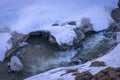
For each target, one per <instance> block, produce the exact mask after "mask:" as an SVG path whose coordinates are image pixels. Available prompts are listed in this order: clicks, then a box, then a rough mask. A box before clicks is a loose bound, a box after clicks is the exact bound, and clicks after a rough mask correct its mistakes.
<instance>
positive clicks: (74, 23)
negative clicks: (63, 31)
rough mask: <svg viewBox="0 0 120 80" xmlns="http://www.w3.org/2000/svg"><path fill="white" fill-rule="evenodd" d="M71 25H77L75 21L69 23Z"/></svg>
mask: <svg viewBox="0 0 120 80" xmlns="http://www.w3.org/2000/svg"><path fill="white" fill-rule="evenodd" d="M68 24H69V25H76V22H75V21H71V22H68Z"/></svg>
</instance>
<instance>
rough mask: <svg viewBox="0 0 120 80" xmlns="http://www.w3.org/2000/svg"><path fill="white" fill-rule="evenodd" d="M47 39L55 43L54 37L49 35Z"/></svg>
mask: <svg viewBox="0 0 120 80" xmlns="http://www.w3.org/2000/svg"><path fill="white" fill-rule="evenodd" d="M48 41H49V42H51V43H57V42H56V39H55V37H53V36H52V35H49V39H48Z"/></svg>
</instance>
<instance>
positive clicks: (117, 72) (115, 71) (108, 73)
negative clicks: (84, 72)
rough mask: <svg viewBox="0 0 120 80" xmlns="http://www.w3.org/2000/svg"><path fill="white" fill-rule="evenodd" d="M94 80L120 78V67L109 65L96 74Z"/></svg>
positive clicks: (117, 79)
mask: <svg viewBox="0 0 120 80" xmlns="http://www.w3.org/2000/svg"><path fill="white" fill-rule="evenodd" d="M93 80H120V68H111V67H108V68H106V69H104V70H102V71H100V72H99V73H97V74H96V75H94V77H93Z"/></svg>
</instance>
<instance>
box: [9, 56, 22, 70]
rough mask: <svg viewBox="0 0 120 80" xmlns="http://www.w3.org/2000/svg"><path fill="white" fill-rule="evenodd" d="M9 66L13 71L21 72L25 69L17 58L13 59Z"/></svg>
mask: <svg viewBox="0 0 120 80" xmlns="http://www.w3.org/2000/svg"><path fill="white" fill-rule="evenodd" d="M9 66H10V70H11V71H21V70H22V69H23V65H22V63H21V61H20V59H19V58H18V57H17V56H12V57H11V60H10V63H9Z"/></svg>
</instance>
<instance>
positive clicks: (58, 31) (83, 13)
mask: <svg viewBox="0 0 120 80" xmlns="http://www.w3.org/2000/svg"><path fill="white" fill-rule="evenodd" d="M116 7H117V0H92V2H91V0H76V1H73V0H60V1H57V0H40V1H39V0H34V2H33V1H32V0H11V1H8V0H2V1H1V2H0V9H1V10H0V28H1V27H5V26H8V27H9V28H10V29H11V31H17V32H19V33H23V34H28V33H30V32H32V31H38V30H45V31H49V32H50V33H51V34H52V35H53V36H54V37H55V38H56V41H57V43H58V44H59V45H61V44H64V43H65V44H69V45H72V41H73V39H74V37H76V34H75V32H74V30H73V29H74V28H75V27H79V26H80V25H81V24H82V23H81V19H82V18H84V17H86V18H89V19H90V21H91V23H92V24H93V28H94V30H95V31H100V30H103V29H106V28H108V26H109V24H110V23H112V22H113V20H112V18H111V17H110V12H111V10H112V9H114V8H116ZM69 21H76V22H78V23H79V25H76V26H69V25H66V24H65V25H64V26H62V24H64V23H66V22H69ZM56 22H59V23H60V26H51V25H52V24H54V23H56ZM0 37H1V42H0V56H1V57H0V58H1V59H0V61H3V58H4V55H5V54H4V53H5V52H6V50H7V49H6V48H5V47H6V46H8V44H7V40H8V39H9V38H10V35H6V34H1V33H0ZM3 43H4V45H3Z"/></svg>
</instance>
